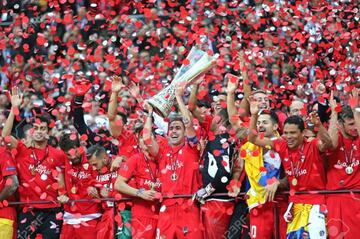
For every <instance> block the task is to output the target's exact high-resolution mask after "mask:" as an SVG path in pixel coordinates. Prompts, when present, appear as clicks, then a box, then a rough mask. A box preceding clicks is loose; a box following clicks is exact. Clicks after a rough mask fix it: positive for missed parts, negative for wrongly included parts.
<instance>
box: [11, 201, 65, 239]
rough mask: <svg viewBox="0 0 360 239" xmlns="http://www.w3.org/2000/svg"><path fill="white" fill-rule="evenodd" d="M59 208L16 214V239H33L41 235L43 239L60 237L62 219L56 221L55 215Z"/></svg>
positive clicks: (32, 210)
mask: <svg viewBox="0 0 360 239" xmlns="http://www.w3.org/2000/svg"><path fill="white" fill-rule="evenodd" d="M60 212H62V209H61V208H49V209H29V210H28V211H27V212H22V211H21V212H20V213H19V214H18V223H17V226H18V229H17V238H18V239H34V238H35V237H36V235H37V234H41V235H42V238H43V239H58V238H59V237H60V232H61V226H62V223H63V221H62V219H61V220H57V219H56V214H58V213H60Z"/></svg>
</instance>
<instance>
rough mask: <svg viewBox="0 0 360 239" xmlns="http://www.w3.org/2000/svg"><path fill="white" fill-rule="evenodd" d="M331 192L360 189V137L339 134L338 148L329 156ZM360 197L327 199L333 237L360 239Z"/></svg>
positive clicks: (329, 197)
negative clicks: (350, 137)
mask: <svg viewBox="0 0 360 239" xmlns="http://www.w3.org/2000/svg"><path fill="white" fill-rule="evenodd" d="M327 156H328V157H327V179H328V181H327V184H326V187H327V189H329V190H341V189H360V166H359V163H360V137H357V138H355V139H353V140H351V139H349V138H346V137H344V136H343V134H342V133H341V132H339V134H338V147H337V148H336V149H334V150H331V151H329V152H328V154H327ZM359 198H360V194H348V193H345V194H333V195H330V194H329V195H327V196H326V203H327V207H328V211H329V212H328V230H329V238H330V239H335V238H345V239H350V238H356V237H358V236H359V235H360V227H358V226H357V224H358V222H359V221H360V200H359Z"/></svg>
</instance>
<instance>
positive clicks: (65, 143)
mask: <svg viewBox="0 0 360 239" xmlns="http://www.w3.org/2000/svg"><path fill="white" fill-rule="evenodd" d="M74 135H75V138H74ZM59 146H60V148H61V149H62V150H63V151H65V152H67V151H69V150H70V149H73V148H78V147H80V139H79V136H78V135H77V134H75V133H69V134H64V135H63V136H61V138H60V142H59Z"/></svg>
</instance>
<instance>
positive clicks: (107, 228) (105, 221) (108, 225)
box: [96, 208, 114, 239]
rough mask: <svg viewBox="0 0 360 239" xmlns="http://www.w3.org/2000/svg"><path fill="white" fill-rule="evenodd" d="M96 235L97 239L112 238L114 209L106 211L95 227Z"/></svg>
mask: <svg viewBox="0 0 360 239" xmlns="http://www.w3.org/2000/svg"><path fill="white" fill-rule="evenodd" d="M96 233H97V239H108V238H114V209H112V208H109V209H106V211H105V212H104V213H103V215H102V216H101V220H100V222H99V223H98V224H97V225H96Z"/></svg>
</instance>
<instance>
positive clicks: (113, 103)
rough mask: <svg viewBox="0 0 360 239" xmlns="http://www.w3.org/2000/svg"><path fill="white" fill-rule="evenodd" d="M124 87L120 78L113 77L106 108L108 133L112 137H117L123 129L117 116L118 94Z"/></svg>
mask: <svg viewBox="0 0 360 239" xmlns="http://www.w3.org/2000/svg"><path fill="white" fill-rule="evenodd" d="M124 87H125V86H124V84H123V82H122V79H121V77H119V76H113V77H112V84H111V95H110V102H109V107H108V119H109V126H110V132H111V135H112V136H113V137H118V136H119V135H120V134H121V132H122V129H123V123H122V120H121V117H119V116H118V115H117V107H118V94H119V92H120V91H121V89H123V88H124Z"/></svg>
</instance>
